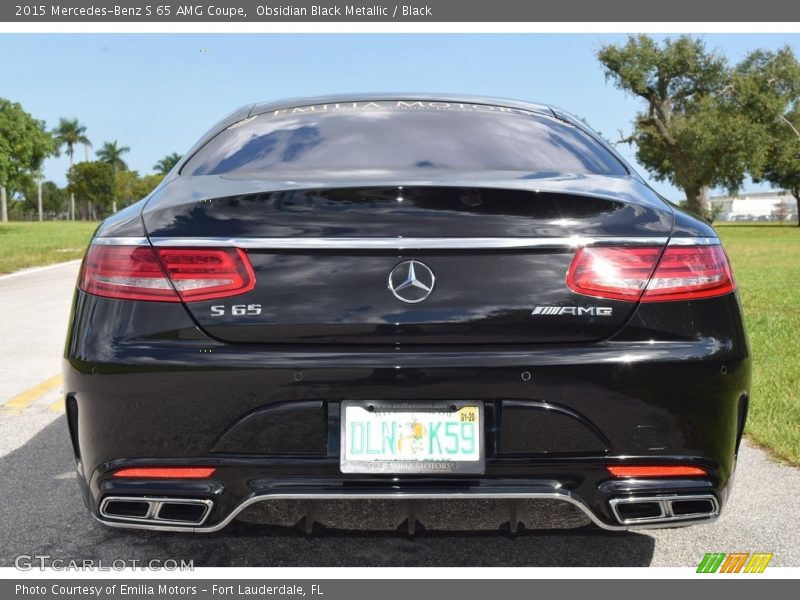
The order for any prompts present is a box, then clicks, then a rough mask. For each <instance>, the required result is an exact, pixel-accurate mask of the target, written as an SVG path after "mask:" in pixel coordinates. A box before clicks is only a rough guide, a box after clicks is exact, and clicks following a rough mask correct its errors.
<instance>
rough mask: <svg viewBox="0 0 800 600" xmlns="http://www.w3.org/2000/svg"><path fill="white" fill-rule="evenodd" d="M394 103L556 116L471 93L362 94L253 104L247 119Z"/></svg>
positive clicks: (545, 108)
mask: <svg viewBox="0 0 800 600" xmlns="http://www.w3.org/2000/svg"><path fill="white" fill-rule="evenodd" d="M392 100H398V101H403V100H410V101H414V102H454V103H464V104H483V105H492V106H503V107H506V108H517V109H520V110H527V111H530V112H536V113H540V114H543V115H547V116H550V117H557V116H558V115H557V114H556V111H555V110H553V108H552V107H550V106H549V105H547V104H539V103H535V102H524V101H522V100H513V99H511V98H495V97H492V96H473V95H468V94H432V93H431V94H428V93H402V92H394V93H388V92H387V93H363V94H334V95H326V96H303V97H296V98H284V99H280V100H274V101H269V102H258V103H256V104H253V105H252V108H251V109H250V112H249V113H248V115H247V116H248V117H253V116H256V115H261V114H264V113H268V112H272V111H274V110H281V109H286V108H298V107H302V106H311V105H317V104H336V103H343V102H386V101H392Z"/></svg>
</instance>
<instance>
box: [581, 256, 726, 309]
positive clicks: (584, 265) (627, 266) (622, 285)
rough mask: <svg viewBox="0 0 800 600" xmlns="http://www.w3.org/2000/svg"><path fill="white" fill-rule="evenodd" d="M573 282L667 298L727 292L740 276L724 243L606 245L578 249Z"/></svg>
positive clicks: (608, 294)
mask: <svg viewBox="0 0 800 600" xmlns="http://www.w3.org/2000/svg"><path fill="white" fill-rule="evenodd" d="M567 286H568V287H569V289H571V290H572V291H574V292H577V293H579V294H584V295H586V296H595V297H597V298H609V299H613V300H627V301H630V302H636V301H639V300H640V301H641V302H664V301H669V300H693V299H697V298H710V297H712V296H721V295H723V294H727V293H728V292H730V291H732V290H733V289H734V282H733V275H732V273H731V268H730V264H729V263H728V258H727V257H726V256H725V252H724V251H723V250H722V247H721V246H668V247H667V248H666V249H665V250H662V248H658V247H646V248H643V247H639V248H637V247H633V248H627V247H605V246H603V247H589V248H581V249H579V250H578V252H577V253H576V254H575V257H574V258H573V259H572V264H570V267H569V270H568V271H567Z"/></svg>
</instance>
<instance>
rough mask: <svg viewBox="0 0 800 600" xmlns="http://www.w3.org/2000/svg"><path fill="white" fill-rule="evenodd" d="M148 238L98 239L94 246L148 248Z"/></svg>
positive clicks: (93, 243)
mask: <svg viewBox="0 0 800 600" xmlns="http://www.w3.org/2000/svg"><path fill="white" fill-rule="evenodd" d="M149 243H150V242H149V241H148V240H147V238H146V237H96V238H94V239H93V240H92V246H147V245H148V244H149Z"/></svg>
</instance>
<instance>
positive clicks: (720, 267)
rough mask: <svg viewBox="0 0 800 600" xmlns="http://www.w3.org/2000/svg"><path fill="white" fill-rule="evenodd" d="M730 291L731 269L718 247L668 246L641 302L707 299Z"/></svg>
mask: <svg viewBox="0 0 800 600" xmlns="http://www.w3.org/2000/svg"><path fill="white" fill-rule="evenodd" d="M733 288H734V283H733V274H732V273H731V266H730V263H729V262H728V257H727V256H725V251H724V250H723V249H722V246H670V247H668V248H667V249H666V251H665V252H664V256H662V257H661V260H660V261H659V263H658V268H657V269H656V272H655V274H654V275H653V277H652V279H651V280H650V283H648V284H647V290H646V291H645V293H644V296H643V297H642V302H661V301H664V300H693V299H695V298H710V297H712V296H721V295H722V294H727V293H728V292H731V291H733Z"/></svg>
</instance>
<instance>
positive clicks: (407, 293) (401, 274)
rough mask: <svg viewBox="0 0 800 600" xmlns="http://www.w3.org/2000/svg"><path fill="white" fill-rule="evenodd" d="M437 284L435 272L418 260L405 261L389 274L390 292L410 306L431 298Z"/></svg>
mask: <svg viewBox="0 0 800 600" xmlns="http://www.w3.org/2000/svg"><path fill="white" fill-rule="evenodd" d="M435 283H436V277H434V276H433V271H431V269H430V267H429V266H428V265H426V264H425V263H421V262H419V261H418V260H404V261H403V262H401V263H399V264H398V265H396V266H395V268H394V269H392V272H391V273H389V290H390V291H391V292H392V294H394V297H395V298H397V299H398V300H402V301H403V302H408V303H409V304H416V303H417V302H422V301H423V300H425V298H427V297H428V296H430V295H431V292H432V291H433V286H434V284H435Z"/></svg>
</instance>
